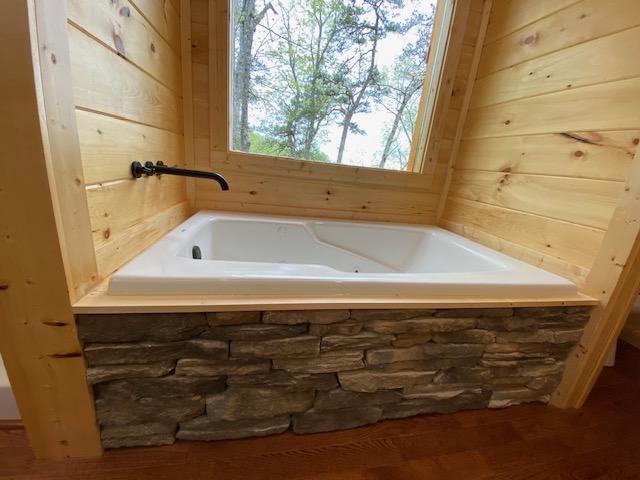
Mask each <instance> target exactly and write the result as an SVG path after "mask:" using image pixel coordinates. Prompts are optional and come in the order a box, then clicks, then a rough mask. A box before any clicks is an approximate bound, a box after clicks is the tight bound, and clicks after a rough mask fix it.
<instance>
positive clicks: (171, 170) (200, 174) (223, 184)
mask: <svg viewBox="0 0 640 480" xmlns="http://www.w3.org/2000/svg"><path fill="white" fill-rule="evenodd" d="M131 174H132V175H133V178H140V177H141V176H142V175H147V176H149V175H155V174H158V175H160V174H166V175H179V176H181V177H193V178H208V179H209V180H215V181H216V182H218V183H219V184H220V188H221V189H222V190H229V184H228V183H227V180H226V179H225V178H224V177H223V176H222V175H220V174H219V173H216V172H205V171H202V170H190V169H188V168H178V167H168V166H166V165H165V164H164V163H163V162H156V164H155V165H154V164H153V162H145V164H144V165H142V164H141V163H140V162H133V163H132V164H131Z"/></svg>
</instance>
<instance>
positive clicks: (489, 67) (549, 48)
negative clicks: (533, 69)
mask: <svg viewBox="0 0 640 480" xmlns="http://www.w3.org/2000/svg"><path fill="white" fill-rule="evenodd" d="M526 3H531V2H526ZM544 3H549V2H544ZM554 3H556V4H558V3H559V2H554ZM564 3H566V2H564ZM515 4H517V7H515V8H513V9H512V10H511V11H519V12H521V13H520V14H521V15H530V16H529V18H530V19H531V20H533V19H534V18H535V17H536V16H537V12H536V9H534V10H532V11H530V10H527V9H526V8H523V5H520V3H519V2H517V1H516V2H514V6H515ZM560 4H562V3H560ZM501 7H502V8H505V7H506V8H508V6H504V5H503V6H501V5H497V6H496V9H495V10H494V14H493V17H494V19H495V18H496V16H499V15H500V13H499V12H501V11H504V10H502V8H501ZM554 8H555V7H554ZM637 10H638V2H637V1H636V0H607V1H606V2H602V0H583V1H581V2H578V3H575V4H573V5H571V6H569V7H567V8H565V9H563V10H558V11H556V12H554V13H553V14H551V15H548V16H545V17H543V18H540V19H539V20H536V21H534V22H532V23H529V24H528V25H526V26H525V27H523V28H521V29H519V30H516V31H514V32H512V33H510V34H508V35H506V36H505V37H502V38H500V39H499V40H496V41H494V42H491V43H488V44H486V46H485V48H484V52H483V55H482V64H481V65H480V69H479V77H484V76H486V75H488V74H490V73H493V72H495V71H497V70H500V69H503V68H508V67H511V66H513V65H517V64H518V63H522V62H524V61H526V60H530V59H532V58H536V57H541V56H542V55H546V54H549V53H552V52H556V51H558V50H564V49H566V48H569V47H571V46H573V45H577V44H579V43H583V42H587V41H589V40H593V39H595V38H599V37H602V36H604V35H609V34H611V33H615V32H619V31H621V30H625V29H627V28H632V27H635V26H636V25H637V24H638V15H637ZM509 17H510V15H509V13H505V14H504V16H503V19H502V22H507V19H508V18H509ZM499 21H500V20H499V19H498V22H499ZM524 21H525V22H526V21H527V20H524ZM496 28H498V29H501V27H499V26H497V27H496ZM506 29H507V28H505V30H506Z"/></svg>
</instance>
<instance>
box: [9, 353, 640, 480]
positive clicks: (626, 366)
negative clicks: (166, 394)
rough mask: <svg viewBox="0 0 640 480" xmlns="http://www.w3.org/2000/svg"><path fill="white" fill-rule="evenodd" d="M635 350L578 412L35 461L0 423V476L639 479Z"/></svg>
mask: <svg viewBox="0 0 640 480" xmlns="http://www.w3.org/2000/svg"><path fill="white" fill-rule="evenodd" d="M639 380H640V350H636V349H634V348H632V347H630V346H628V345H626V344H622V345H621V348H620V349H619V354H618V363H617V365H616V367H614V368H609V369H605V371H604V372H603V374H602V376H601V378H600V379H599V381H598V384H597V386H596V388H595V390H594V391H593V393H592V395H591V397H590V398H589V400H588V401H587V404H586V405H585V406H584V408H582V409H580V410H573V411H571V410H558V409H555V408H552V407H547V406H544V405H533V404H531V405H523V406H518V407H511V408H507V409H504V410H483V411H472V412H461V413H456V414H452V415H442V416H422V417H416V418H412V419H406V420H396V421H386V422H382V423H380V424H377V425H374V426H371V427H364V428H359V429H355V430H348V431H342V432H333V433H326V434H317V435H310V436H296V435H293V434H290V433H285V434H282V435H278V436H274V437H269V438H262V439H247V440H235V441H226V442H215V443H198V442H178V443H176V444H175V445H173V446H171V447H157V448H139V449H125V450H118V451H110V452H107V453H106V454H105V455H104V456H103V457H102V458H100V459H97V460H73V461H71V460H70V461H66V462H51V461H42V460H35V459H34V458H33V456H32V455H31V452H30V450H29V447H28V443H27V440H26V437H25V434H24V432H23V431H22V430H20V429H16V428H11V427H6V426H5V427H0V478H1V479H9V478H10V479H16V480H27V479H28V480H32V479H65V480H66V479H68V480H76V479H83V480H84V479H91V480H105V479H109V480H111V479H113V480H120V479H123V480H124V479H127V480H132V479H133V480H137V479H145V480H146V479H153V480H163V479H171V480H183V479H184V480H195V479H215V480H227V479H243V480H261V479H277V480H287V479H306V480H347V479H349V480H413V479H431V478H436V479H437V478H451V479H464V480H469V479H480V478H482V479H488V478H491V479H494V478H495V479H505V480H506V479H543V478H545V479H546V478H551V479H556V478H557V479H595V478H601V479H614V478H615V479H617V478H640V382H639Z"/></svg>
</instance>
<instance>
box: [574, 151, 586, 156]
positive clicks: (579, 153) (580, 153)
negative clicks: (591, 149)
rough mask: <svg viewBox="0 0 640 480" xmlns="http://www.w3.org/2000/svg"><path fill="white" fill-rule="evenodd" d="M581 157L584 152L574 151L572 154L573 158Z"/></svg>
mask: <svg viewBox="0 0 640 480" xmlns="http://www.w3.org/2000/svg"><path fill="white" fill-rule="evenodd" d="M583 155H584V152H583V151H582V150H576V151H575V152H573V156H574V157H581V156H583Z"/></svg>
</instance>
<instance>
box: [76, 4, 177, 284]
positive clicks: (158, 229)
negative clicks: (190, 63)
mask: <svg viewBox="0 0 640 480" xmlns="http://www.w3.org/2000/svg"><path fill="white" fill-rule="evenodd" d="M66 7H67V16H68V38H69V48H70V53H71V71H72V72H71V73H72V78H73V94H74V100H75V106H76V117H77V124H78V135H79V140H80V150H81V156H82V164H83V170H84V179H85V183H86V193H87V200H88V205H89V212H90V218H91V230H92V236H93V244H94V248H95V253H96V262H97V266H98V273H99V275H100V276H101V277H106V276H107V275H109V274H110V273H112V272H113V271H114V270H116V269H117V268H118V267H120V266H121V265H122V264H123V263H125V262H127V261H128V260H130V259H131V258H133V257H134V256H135V255H137V254H138V253H140V251H142V250H143V249H144V248H145V247H147V246H148V245H150V244H151V243H152V242H154V241H155V240H157V239H158V238H160V237H161V236H162V235H164V234H165V233H166V232H167V231H168V230H170V229H171V228H173V227H174V226H175V225H177V224H179V223H180V222H181V221H183V220H184V219H185V218H186V217H187V215H188V213H189V212H188V210H189V208H188V204H187V195H186V188H185V180H184V179H182V178H179V177H171V176H162V177H155V176H154V177H148V178H141V179H138V180H133V179H131V173H130V170H129V168H130V164H131V162H132V161H136V160H137V161H140V162H142V163H144V162H145V161H147V160H151V161H153V162H155V161H158V160H162V161H163V162H164V163H165V164H167V165H184V163H185V161H184V138H183V122H182V111H183V105H182V67H181V48H180V47H181V46H180V8H179V2H178V1H170V0H95V1H91V2H88V1H86V0H66Z"/></svg>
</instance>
